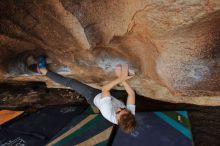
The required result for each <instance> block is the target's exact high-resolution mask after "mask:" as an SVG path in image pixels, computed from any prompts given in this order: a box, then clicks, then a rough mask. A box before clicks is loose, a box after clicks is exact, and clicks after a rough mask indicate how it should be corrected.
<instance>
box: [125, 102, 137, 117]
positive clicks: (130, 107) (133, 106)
mask: <svg viewBox="0 0 220 146" xmlns="http://www.w3.org/2000/svg"><path fill="white" fill-rule="evenodd" d="M126 108H127V109H128V110H130V111H131V113H132V114H133V115H135V108H136V106H135V105H134V104H127V105H126Z"/></svg>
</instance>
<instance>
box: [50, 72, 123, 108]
mask: <svg viewBox="0 0 220 146" xmlns="http://www.w3.org/2000/svg"><path fill="white" fill-rule="evenodd" d="M46 76H48V77H49V78H50V79H52V80H53V81H55V82H57V83H59V84H62V85H64V86H66V87H70V88H71V89H73V90H74V91H76V92H77V93H79V94H80V95H82V96H84V97H85V98H86V100H87V102H88V103H89V104H90V105H92V106H95V105H94V103H93V99H94V97H95V96H96V95H97V94H99V93H101V90H99V89H95V88H92V87H90V86H88V85H86V84H83V83H81V82H79V81H77V80H75V79H71V78H68V77H64V76H61V75H59V74H57V73H55V72H52V71H48V72H47V74H46ZM110 92H111V95H112V96H114V97H116V98H123V97H124V98H125V97H127V93H126V92H125V91H119V90H111V91H110Z"/></svg>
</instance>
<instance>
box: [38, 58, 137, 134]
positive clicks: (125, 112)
mask: <svg viewBox="0 0 220 146" xmlns="http://www.w3.org/2000/svg"><path fill="white" fill-rule="evenodd" d="M37 69H38V72H39V73H41V74H43V75H46V76H47V77H49V78H50V79H52V80H54V81H55V82H57V83H59V84H62V85H65V86H67V87H70V88H71V89H73V90H75V91H76V92H78V93H79V94H81V95H82V96H84V97H85V98H86V100H87V102H88V103H89V104H90V105H91V106H96V107H97V108H98V109H99V110H100V112H101V114H102V115H103V117H104V118H105V119H107V120H108V121H110V122H112V123H114V124H117V125H119V127H120V128H121V129H122V130H123V131H124V132H126V133H130V132H132V131H133V130H134V128H135V126H136V121H135V117H134V115H135V93H134V91H133V89H132V88H131V87H130V86H129V84H128V83H127V82H126V80H128V79H130V78H132V77H133V76H129V75H128V65H127V64H125V65H117V66H116V68H115V74H116V76H117V78H116V79H114V80H112V81H111V82H109V83H108V84H106V85H104V86H103V87H102V90H98V89H95V88H92V87H90V86H88V85H86V84H83V83H81V82H79V81H77V80H75V79H71V78H67V77H64V76H61V75H59V74H57V73H54V72H52V71H49V70H47V68H46V61H45V56H43V55H41V56H39V58H38V68H37ZM119 83H122V85H123V86H124V88H125V90H126V92H127V94H128V97H127V103H126V106H125V104H124V103H123V102H122V101H120V100H118V99H116V98H115V97H113V96H112V95H111V94H110V90H111V89H112V88H113V87H114V86H115V85H117V84H119Z"/></svg>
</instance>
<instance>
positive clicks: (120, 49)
mask: <svg viewBox="0 0 220 146" xmlns="http://www.w3.org/2000/svg"><path fill="white" fill-rule="evenodd" d="M0 7H1V9H0V49H1V51H0V58H1V59H0V80H1V81H2V82H9V81H11V80H16V81H42V82H46V84H47V86H48V87H49V88H64V87H63V86H61V85H58V84H55V83H54V82H52V81H51V80H49V79H48V78H46V77H44V76H41V75H39V74H38V73H36V58H37V56H38V55H39V54H41V53H44V54H46V55H47V57H48V59H47V63H48V67H49V68H50V69H51V70H53V71H55V72H58V73H60V74H63V75H65V76H69V77H72V78H76V79H78V80H80V81H82V82H84V83H87V84H88V85H90V86H93V87H96V88H100V87H101V86H102V85H103V84H104V83H105V82H107V81H110V80H111V79H113V78H114V77H115V76H114V67H115V65H117V64H123V63H128V64H129V67H130V72H132V73H134V72H135V74H136V76H135V77H134V78H133V79H131V80H130V81H129V82H130V84H131V85H132V87H133V88H134V89H135V91H136V92H137V93H138V94H139V95H142V96H145V97H149V98H152V99H156V100H161V101H166V102H172V103H189V104H198V105H209V106H217V105H218V106H219V105H220V1H217V0H196V1H191V0H179V1H172V0H171V1H160V0H158V1H153V0H148V1H146V0H139V1H136V0H119V1H118V0H102V1H98V0H82V1H79V0H44V1H37V0H32V1H29V0H20V1H18V0H7V1H4V0H0ZM116 89H122V88H121V87H116Z"/></svg>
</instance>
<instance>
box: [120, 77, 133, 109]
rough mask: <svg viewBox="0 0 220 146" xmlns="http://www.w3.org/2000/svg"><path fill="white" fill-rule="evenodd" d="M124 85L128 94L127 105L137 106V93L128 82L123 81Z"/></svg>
mask: <svg viewBox="0 0 220 146" xmlns="http://www.w3.org/2000/svg"><path fill="white" fill-rule="evenodd" d="M122 84H123V86H124V88H125V90H126V92H127V93H128V98H127V105H128V104H132V105H135V92H134V90H133V89H132V88H131V86H130V85H129V84H128V83H127V82H126V81H123V82H122Z"/></svg>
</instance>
